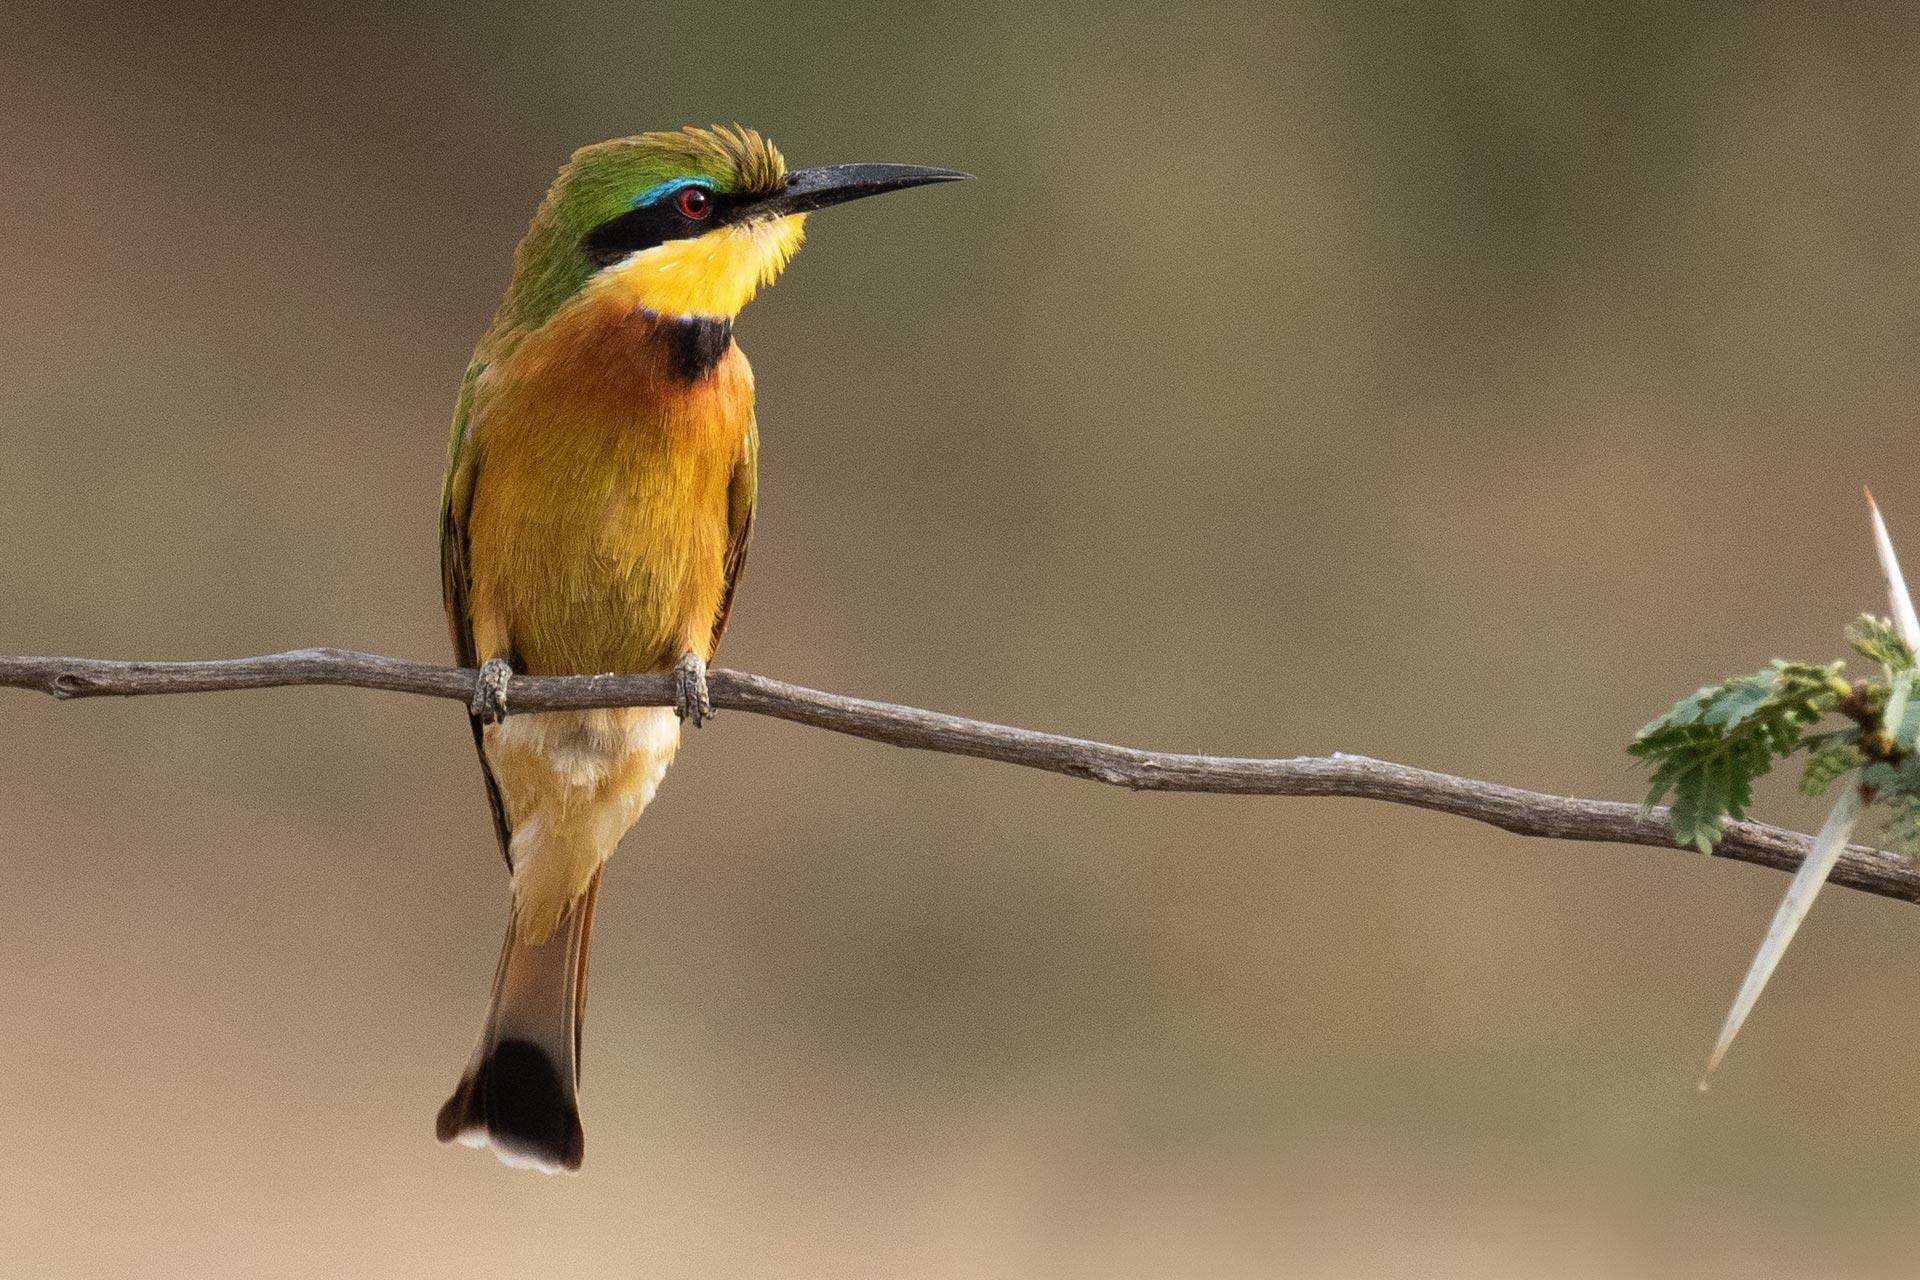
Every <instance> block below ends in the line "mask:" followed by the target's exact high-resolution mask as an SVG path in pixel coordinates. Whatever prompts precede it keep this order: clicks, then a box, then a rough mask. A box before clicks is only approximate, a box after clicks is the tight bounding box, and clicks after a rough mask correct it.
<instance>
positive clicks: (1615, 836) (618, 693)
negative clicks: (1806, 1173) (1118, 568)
mask: <svg viewBox="0 0 1920 1280" xmlns="http://www.w3.org/2000/svg"><path fill="white" fill-rule="evenodd" d="M474 674H475V673H474V672H473V671H471V670H467V669H464V668H460V667H441V666H434V665H432V664H430V663H425V662H408V661H406V660H404V659H400V658H386V657H381V656H379V655H377V654H371V653H354V652H351V651H349V650H344V649H296V650H293V651H292V652H289V653H276V654H269V655H267V656H264V657H257V658H226V659H215V660H211V661H204V662H114V661H109V660H105V659H100V658H28V657H19V658H13V657H0V687H9V686H10V687H13V688H18V689H37V690H39V691H40V692H42V693H48V694H51V695H53V696H54V697H56V698H100V697H135V696H143V695H147V694H158V693H212V692H217V691H223V690H231V689H272V688H279V687H282V686H287V685H343V686H349V687H352V688H358V689H383V690H387V691H389V692H392V693H412V694H421V695H425V696H427V697H435V698H447V699H450V700H452V701H455V702H459V703H462V704H465V703H466V702H467V700H468V699H469V698H470V697H471V695H472V693H473V682H474ZM707 684H708V689H709V692H710V694H711V696H712V699H713V705H714V706H715V707H717V708H721V709H724V710H733V711H751V712H753V713H754V714H756V715H763V716H773V717H775V718H776V719H780V720H791V721H793V722H794V723H796V724H804V725H810V726H812V727H814V728H816V729H829V730H832V731H833V732H835V733H844V734H850V735H852V736H853V737H856V738H866V739H868V740H870V741H873V742H884V743H889V744H891V745H893V746H897V747H911V748H914V749H916V750H920V751H943V752H947V753H949V754H952V755H962V756H974V757H977V758H979V759H982V760H998V761H1001V762H1003V763H1006V764H1016V765H1022V766H1024V767H1026V768H1029V769H1044V770H1047V771H1049V772H1052V773H1063V774H1066V775H1067V776H1068V777H1072V778H1088V779H1091V780H1093V781H1095V782H1104V783H1107V784H1109V785H1111V786H1116V787H1126V788H1130V789H1132V790H1135V791H1190V792H1209V793H1215V794H1224V795H1263V796H1348V797H1352V798H1355V799H1361V800H1383V801H1386V802H1387V803H1389V804H1400V805H1409V806H1412V807H1413V808H1417V809H1431V810H1434V811H1436V812H1439V813H1450V814H1453V815H1455V816H1456V817H1461V818H1471V819H1473V820H1474V821H1476V822H1484V823H1486V824H1488V825H1489V826H1495V827H1499V828H1500V829H1501V830H1503V831H1510V832H1512V833H1514V834H1515V835H1523V836H1547V837H1552V838H1555V839H1560V840H1587V841H1596V842H1600V843H1606V844H1636V845H1646V846H1649V847H1652V848H1667V849H1671V848H1674V844H1673V837H1672V836H1671V834H1670V833H1669V831H1668V828H1667V811H1666V810H1665V809H1664V808H1662V809H1653V810H1649V811H1644V812H1643V811H1642V810H1641V808H1640V807H1639V806H1638V805H1634V804H1625V803H1622V802H1620V801H1615V800H1582V799H1579V798H1576V797H1572V796H1553V795H1546V794H1543V793H1541V792H1537V791H1524V790H1521V789H1520V788H1518V787H1509V786H1504V785H1502V784H1500V783H1497V782H1482V781H1480V780H1478V779H1475V778H1457V777H1454V776H1452V775H1451V774H1445V773H1437V772H1435V771H1433V770H1431V769H1418V768H1414V767H1413V766H1411V765H1404V764H1395V763H1393V762H1391V761H1388V760H1375V759H1372V758H1370V757H1368V756H1353V755H1345V754H1335V755H1330V756H1296V757H1293V758H1291V759H1280V760H1263V759H1254V758H1249V757H1235V756H1201V755H1176V754H1172V753H1168V752H1160V751H1141V750H1137V749H1135V748H1133V747H1120V746H1114V745H1112V744H1109V743H1105V742H1090V741H1087V740H1086V739H1083V738H1069V737H1065V736H1062V735H1060V734H1055V733H1036V732H1034V731H1033V730H1030V729H1015V728H1012V727H1010V726H1008V725H1001V724H990V723H988V722H986V721H983V720H968V719H966V718H964V717H962V716H952V715H946V714H944V713H942V712H938V711H927V710H924V709H922V708H920V707H904V706H896V705H894V704H892V703H887V702H872V701H869V700H867V699H865V698H848V697H844V696H842V695H840V694H834V693H822V692H820V691H819V690H817V689H807V688H803V687H801V686H799V685H793V684H787V683H785V682H784V681H780V680H770V679H768V678H767V677H765V676H756V675H748V674H746V673H744V672H740V671H727V670H722V669H715V670H713V671H710V672H708V673H707ZM508 698H509V703H510V706H511V708H512V711H513V712H514V713H515V714H521V713H526V712H533V711H560V710H578V709H583V708H588V707H659V706H670V705H672V703H673V700H674V694H673V681H672V678H671V677H670V676H667V675H599V676H519V677H516V678H515V679H514V681H513V684H512V687H511V689H510V690H509V693H508ZM1811 846H1812V841H1811V839H1809V838H1808V837H1807V836H1804V835H1801V834H1799V833H1797V832H1793V831H1787V830H1783V829H1782V828H1779V827H1773V826H1768V825H1767V824H1765V823H1761V822H1730V823H1728V824H1727V828H1726V834H1725V837H1724V838H1723V839H1722V840H1721V841H1720V844H1719V846H1718V848H1717V849H1716V850H1715V856H1717V857H1721V858H1732V859H1735V860H1737V861H1740V862H1751V863H1754V864H1755V865H1758V866H1762V867H1772V868H1774V869H1775V870H1779V871H1792V870H1794V869H1796V868H1798V867H1799V865H1800V863H1801V861H1802V860H1803V859H1804V858H1805V857H1806V854H1807V851H1808V849H1809V848H1810V847H1811ZM1832 880H1833V882H1834V883H1836V884H1842V885H1846V886H1847V887H1849V888H1853V889H1860V890H1863V891H1865V892H1867V893H1873V894H1879V895H1881V896H1882V897H1888V898H1899V899H1901V900H1903V901H1907V902H1920V871H1916V869H1915V868H1914V866H1913V865H1912V864H1910V863H1909V862H1908V860H1907V859H1905V858H1903V857H1901V856H1899V855H1898V854H1893V853H1888V852H1885V851H1883V850H1880V849H1874V848H1870V847H1867V846H1865V845H1849V846H1848V847H1847V850H1846V852H1845V853H1843V854H1842V855H1841V856H1840V860H1839V862H1838V864H1837V865H1836V866H1835V867H1834V870H1833V875H1832Z"/></svg>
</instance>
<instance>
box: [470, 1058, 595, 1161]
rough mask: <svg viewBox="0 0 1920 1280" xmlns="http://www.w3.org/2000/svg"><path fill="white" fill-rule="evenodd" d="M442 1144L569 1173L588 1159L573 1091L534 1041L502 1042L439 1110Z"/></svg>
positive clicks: (584, 1137)
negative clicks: (459, 1145)
mask: <svg viewBox="0 0 1920 1280" xmlns="http://www.w3.org/2000/svg"><path fill="white" fill-rule="evenodd" d="M434 1133H435V1134H436V1135H437V1136H438V1137H439V1139H440V1141H442V1142H461V1143H465V1144H466V1145H468V1146H474V1147H479V1146H490V1147H492V1148H493V1150H494V1153H495V1154H496V1155H498V1156H499V1157H500V1159H501V1160H503V1161H505V1162H506V1163H507V1164H510V1165H519V1166H525V1167H529V1168H534V1169H542V1170H545V1171H546V1172H548V1173H557V1172H559V1171H560V1170H562V1169H565V1170H566V1171H568V1172H569V1173H571V1172H573V1171H574V1170H576V1169H578V1168H579V1167H580V1163H581V1161H582V1160H583V1159H585V1157H586V1153H587V1139H586V1133H585V1131H584V1130H582V1129H581V1127H580V1106H579V1103H578V1102H577V1101H576V1100H575V1098H574V1093H573V1090H572V1088H570V1087H569V1086H568V1085H567V1084H566V1082H565V1081H563V1080H562V1079H561V1076H560V1072H559V1069H558V1068H556V1067H555V1066H554V1063H553V1059H551V1058H549V1057H548V1056H547V1054H546V1051H545V1050H543V1049H542V1048H540V1046H539V1045H537V1044H534V1043H533V1042H532V1041H530V1040H502V1041H501V1042H500V1043H499V1044H497V1045H495V1046H494V1047H493V1052H492V1053H491V1054H489V1055H488V1056H487V1058H486V1059H485V1060H484V1061H483V1062H481V1064H480V1066H479V1069H478V1070H476V1071H475V1072H474V1073H473V1074H472V1075H470V1076H468V1077H467V1078H466V1079H464V1080H462V1081H461V1082H460V1087H459V1088H457V1089H455V1090H454V1091H453V1096H452V1097H451V1098H448V1099H447V1102H446V1105H445V1106H443V1107H441V1108H440V1115H439V1118H438V1120H436V1121H435V1123H434Z"/></svg>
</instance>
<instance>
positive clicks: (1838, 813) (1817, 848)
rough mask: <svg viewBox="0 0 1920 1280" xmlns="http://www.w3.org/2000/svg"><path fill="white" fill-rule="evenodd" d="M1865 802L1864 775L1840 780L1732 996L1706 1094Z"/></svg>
mask: <svg viewBox="0 0 1920 1280" xmlns="http://www.w3.org/2000/svg"><path fill="white" fill-rule="evenodd" d="M1865 803H1866V802H1865V799H1864V798H1863V797H1862V796H1861V794H1860V775H1859V774H1858V773H1849V774H1848V775H1847V776H1846V777H1845V778H1843V779H1841V791H1840V798H1839V799H1838V800H1835V801H1834V802H1833V808H1832V809H1831V810H1829V811H1828V813H1827V820H1826V821H1825V822H1824V823H1822V824H1821V826H1820V834H1819V835H1817V836H1815V837H1814V840H1813V848H1812V849H1810V850H1808V851H1807V858H1806V861H1805V862H1802V863H1801V864H1800V870H1799V871H1798V872H1796V873H1795V874H1794V877H1793V883H1792V884H1790V885H1788V886H1787V896H1786V897H1784V898H1782V899H1781V900H1780V909H1779V910H1778V911H1775V912H1774V913H1773V923H1772V924H1770V925H1768V926H1767V936H1766V937H1765V938H1763V939H1761V941H1760V950H1759V951H1757V952H1755V953H1754V957H1753V963H1752V964H1751V965H1749V966H1748V967H1747V977H1746V980H1745V981H1744V982H1742V983H1741V984H1740V994H1739V995H1737V996H1735V997H1734V998H1733V1008H1731V1009H1729V1010H1727V1021H1726V1025H1725V1026H1723V1027H1721V1028H1720V1039H1719V1040H1718V1041H1716V1042H1715V1043H1714V1046H1713V1055H1712V1056H1711V1057H1709V1058H1708V1059H1707V1073H1706V1075H1703V1076H1701V1077H1700V1088H1701V1090H1702V1091H1704V1090H1705V1089H1706V1087H1707V1076H1710V1075H1712V1074H1713V1069H1714V1068H1715V1067H1717V1066H1719V1065H1720V1059H1721V1058H1723V1057H1725V1056H1726V1053H1727V1050H1728V1049H1729V1048H1730V1047H1731V1046H1732V1044H1733V1038H1734V1037H1735V1036H1737V1035H1739V1034H1740V1028H1741V1026H1742V1025H1743V1024H1744V1023H1745V1022H1746V1020H1747V1015H1748V1014H1749V1013H1752V1012H1753V1006H1754V1004H1755V1003H1756V1002H1757V1001H1758V1000H1759V999H1760V993H1761V991H1763V990H1765V989H1766V985H1767V979H1768V978H1771V977H1772V976H1773V970H1774V967H1775V966H1776V965H1778V964H1779V963H1780V957H1781V956H1783V955H1785V954H1786V953H1787V944H1788V943H1790V942H1792V941H1793V935H1794V934H1795V933H1797V932H1798V931H1799V929H1800V922H1801V921H1802V920H1804V919H1806V918H1807V911H1808V910H1809V909H1810V908H1811V907H1812V906H1813V900H1814V898H1815V897H1817V896H1818V895H1819V893H1820V886H1821V885H1823V884H1825V883H1826V881H1827V874H1828V873H1829V872H1831V871H1832V870H1833V864H1834V863H1835V862H1837V861H1838V860H1839V858H1840V854H1841V851H1842V850H1844V849H1845V848H1846V847H1847V840H1848V838H1849V837H1851V836H1852V835H1853V828H1854V824H1855V823H1857V822H1858V821H1859V820H1860V811H1861V809H1862V808H1864V807H1865Z"/></svg>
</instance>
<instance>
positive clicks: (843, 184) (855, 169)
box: [751, 164, 973, 217]
mask: <svg viewBox="0 0 1920 1280" xmlns="http://www.w3.org/2000/svg"><path fill="white" fill-rule="evenodd" d="M972 176H973V175H972V174H970V173H962V172H960V171H959V170H958V169H933V168H929V167H927V166H926V165H919V164H829V165H822V166H820V167H819V168H817V169H795V170H794V171H793V172H792V173H789V174H788V175H787V180H786V183H785V185H784V186H783V187H782V188H781V190H780V192H779V193H778V194H777V195H772V196H768V197H767V198H766V199H764V200H757V201H755V202H754V204H753V207H752V210H751V212H752V213H753V214H754V215H755V216H761V215H764V216H768V217H777V216H779V215H782V214H788V213H811V212H812V211H813V210H815V209H824V208H826V207H827V206H828V205H835V204H845V203H846V202H847V201H849V200H859V199H863V198H864V197H866V196H878V195H885V194H886V193H887V192H889V191H905V190H906V189H907V188H908V187H924V186H926V185H927V184H928V183H930V182H958V181H959V180H960V179H962V178H971V177H972Z"/></svg>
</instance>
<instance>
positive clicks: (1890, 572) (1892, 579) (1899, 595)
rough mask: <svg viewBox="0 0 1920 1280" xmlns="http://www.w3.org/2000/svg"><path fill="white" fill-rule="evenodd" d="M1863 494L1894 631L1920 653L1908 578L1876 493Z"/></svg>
mask: <svg viewBox="0 0 1920 1280" xmlns="http://www.w3.org/2000/svg"><path fill="white" fill-rule="evenodd" d="M1864 492H1865V493H1866V495H1867V510H1868V511H1869V512H1870V513H1872V515H1873V549H1874V550H1875V551H1877V552H1878V553H1879V554H1880V572H1881V574H1883V575H1884V576H1885V577H1886V580H1887V600H1888V602H1889V603H1890V604H1891V605H1892V606H1893V625H1894V629H1895V630H1897V631H1898V632H1899V633H1900V638H1901V639H1902V640H1905V641H1906V642H1907V645H1908V647H1910V648H1913V649H1920V617H1916V616H1914V612H1913V597H1912V596H1911V595H1909V594H1908V593H1907V579H1906V575H1905V574H1903V573H1901V572H1900V559H1899V557H1898V556H1896V555H1894V554H1893V538H1892V537H1891V536H1889V535H1888V533H1887V522H1886V521H1885V520H1883V519H1881V517H1880V504H1879V503H1877V502H1875V501H1874V500H1873V491H1872V490H1871V489H1868V490H1865V491H1864Z"/></svg>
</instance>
